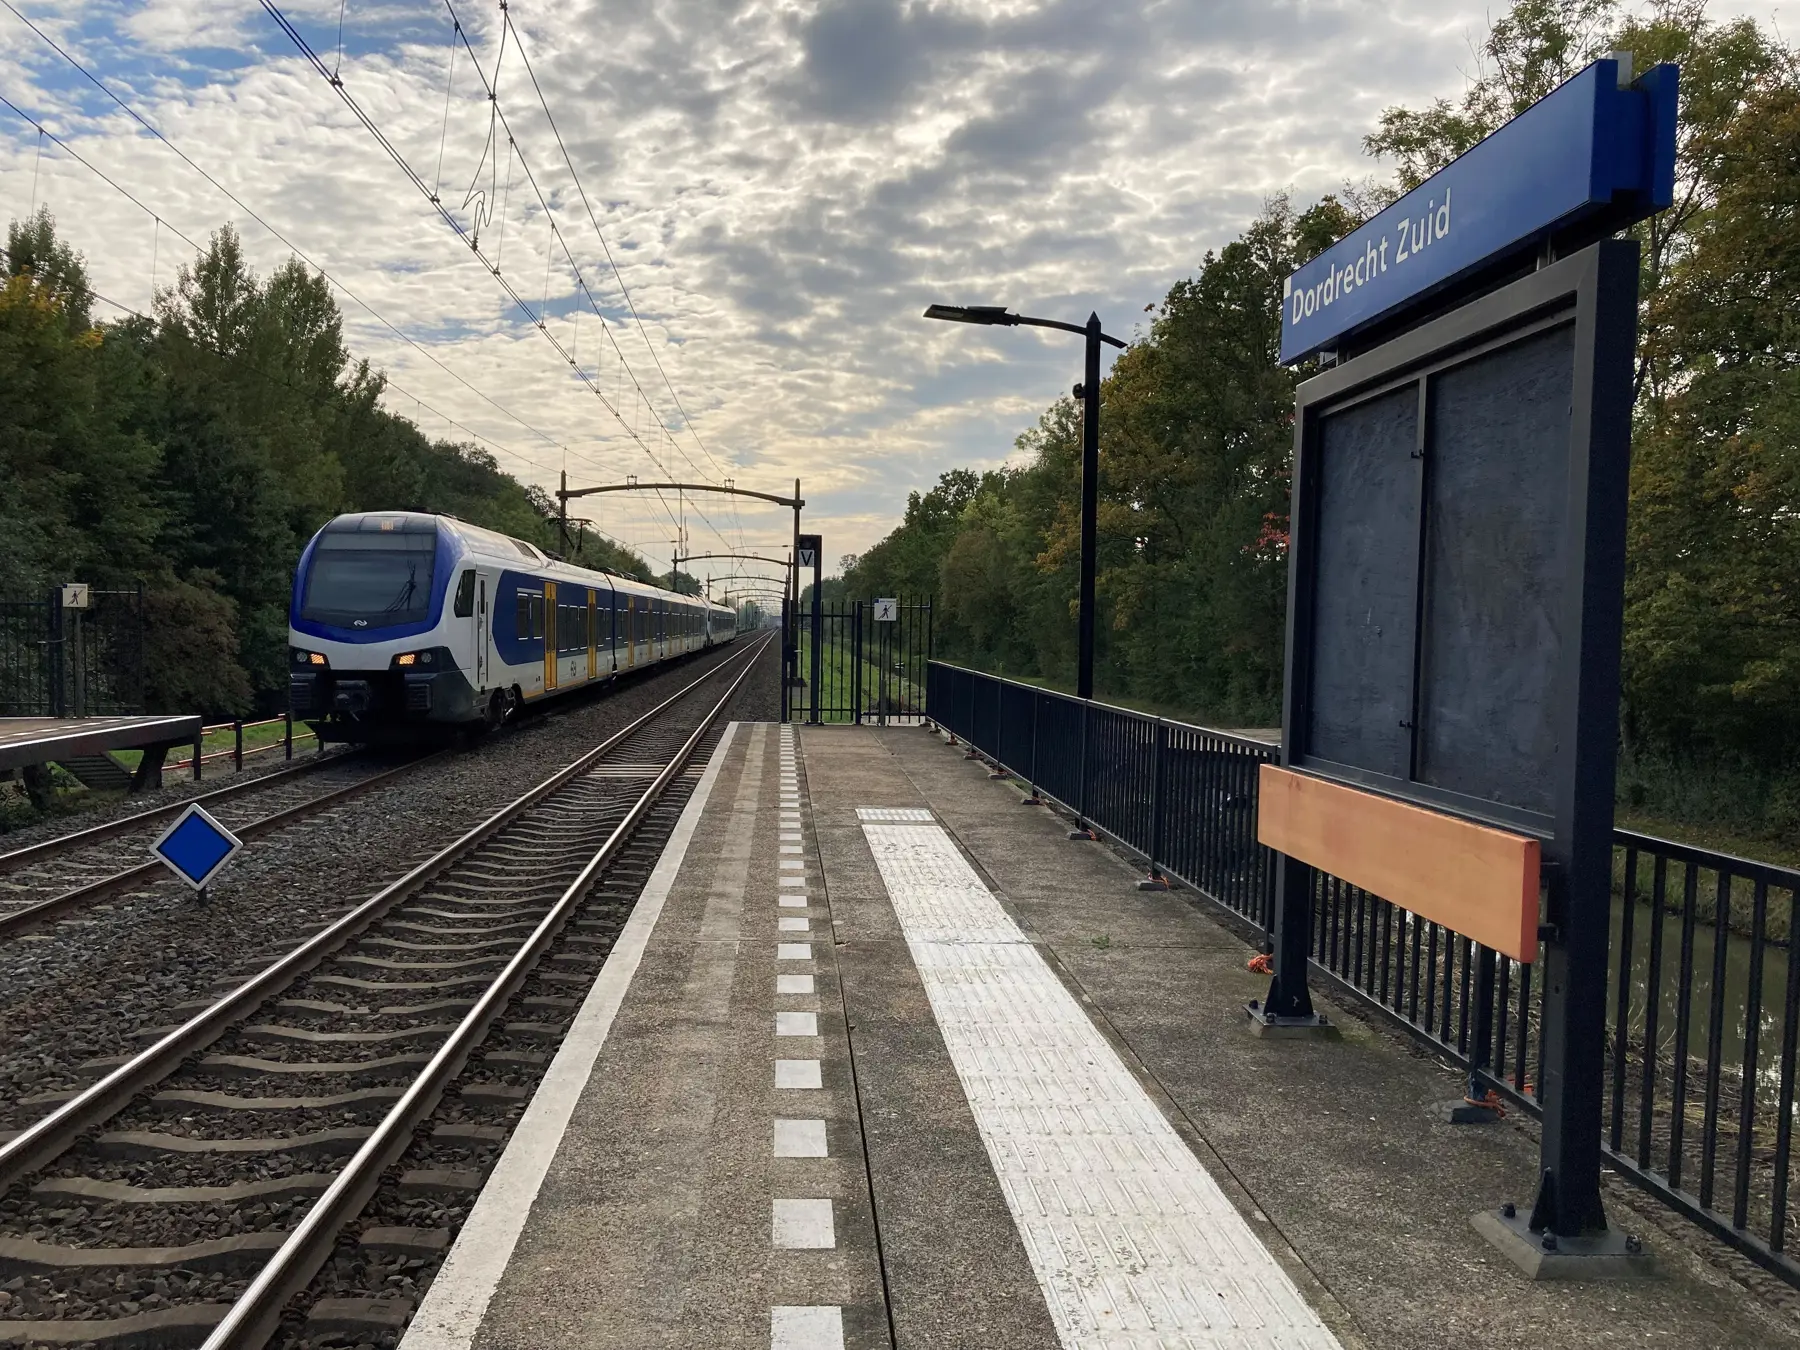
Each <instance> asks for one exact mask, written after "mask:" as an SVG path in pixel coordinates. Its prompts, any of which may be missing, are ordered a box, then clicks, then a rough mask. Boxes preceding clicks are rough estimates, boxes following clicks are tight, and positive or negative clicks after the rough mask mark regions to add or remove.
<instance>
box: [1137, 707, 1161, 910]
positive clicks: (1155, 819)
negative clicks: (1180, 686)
mask: <svg viewBox="0 0 1800 1350" xmlns="http://www.w3.org/2000/svg"><path fill="white" fill-rule="evenodd" d="M1153 740H1154V744H1155V747H1156V748H1155V752H1154V754H1153V755H1152V756H1151V766H1150V875H1149V876H1147V877H1145V878H1144V879H1143V880H1142V881H1140V882H1138V889H1139V890H1140V891H1166V890H1168V889H1169V879H1168V878H1167V877H1165V876H1164V875H1163V874H1162V869H1161V868H1159V867H1158V866H1157V865H1156V860H1157V859H1158V858H1160V857H1161V856H1162V851H1163V775H1164V773H1165V772H1166V769H1165V767H1164V761H1165V760H1166V759H1167V758H1168V749H1169V724H1168V723H1167V722H1165V721H1163V720H1162V718H1160V717H1159V718H1157V719H1156V733H1155V736H1154V738H1153Z"/></svg>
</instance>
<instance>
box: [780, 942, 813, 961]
mask: <svg viewBox="0 0 1800 1350" xmlns="http://www.w3.org/2000/svg"><path fill="white" fill-rule="evenodd" d="M775 959H776V960H777V961H810V960H812V943H810V942H778V943H776V944H775Z"/></svg>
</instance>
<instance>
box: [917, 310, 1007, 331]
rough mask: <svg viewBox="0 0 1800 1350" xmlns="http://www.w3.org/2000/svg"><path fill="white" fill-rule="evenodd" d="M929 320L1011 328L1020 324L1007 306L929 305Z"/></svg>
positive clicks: (927, 316)
mask: <svg viewBox="0 0 1800 1350" xmlns="http://www.w3.org/2000/svg"><path fill="white" fill-rule="evenodd" d="M925 317H926V318H928V319H945V320H948V321H949V322H951V323H988V324H1000V325H1003V326H1005V327H1009V328H1010V327H1011V326H1012V325H1014V324H1016V323H1018V321H1019V316H1018V315H1017V314H1008V313H1007V312H1006V306H1005V305H928V306H926V309H925Z"/></svg>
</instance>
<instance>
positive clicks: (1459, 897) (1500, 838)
mask: <svg viewBox="0 0 1800 1350" xmlns="http://www.w3.org/2000/svg"><path fill="white" fill-rule="evenodd" d="M1259 797H1260V799H1259V802H1258V805H1257V813H1256V837H1257V838H1258V839H1259V840H1261V841H1262V842H1263V843H1265V844H1267V845H1268V846H1269V847H1270V848H1272V849H1275V850H1277V851H1278V852H1281V853H1285V854H1287V855H1288V856H1289V857H1290V858H1298V859H1299V860H1300V861H1301V862H1304V863H1311V864H1312V865H1313V866H1314V867H1317V868H1319V869H1321V870H1323V871H1326V872H1330V873H1331V874H1332V875H1333V876H1337V877H1342V878H1343V879H1344V880H1345V881H1348V882H1350V883H1351V884H1352V885H1354V886H1361V887H1362V888H1363V889H1364V890H1366V891H1369V892H1371V893H1372V894H1375V895H1379V896H1380V897H1381V898H1382V899H1384V900H1391V901H1393V902H1394V903H1395V904H1396V905H1402V906H1404V907H1405V908H1407V909H1410V910H1411V911H1412V912H1413V913H1415V914H1418V915H1420V916H1421V917H1423V918H1427V919H1432V920H1435V921H1436V922H1438V923H1441V924H1444V925H1446V926H1448V927H1450V928H1453V929H1455V930H1456V931H1457V932H1459V933H1461V934H1463V935H1464V936H1466V937H1471V938H1474V939H1475V940H1476V941H1477V942H1479V943H1481V944H1483V945H1484V946H1487V947H1492V948H1493V949H1494V950H1495V951H1497V952H1505V953H1506V954H1507V955H1508V956H1512V957H1516V958H1518V959H1519V960H1521V961H1532V960H1535V959H1536V958H1537V924H1538V873H1539V868H1540V862H1541V858H1540V850H1539V847H1538V841H1537V840H1535V839H1528V838H1526V837H1525V836H1523V835H1517V834H1509V833H1508V832H1507V831H1505V830H1496V829H1494V828H1492V827H1491V826H1487V825H1476V824H1474V823H1472V822H1470V821H1467V820H1459V819H1458V818H1457V817H1455V816H1447V815H1444V814H1443V813H1441V812H1438V811H1427V810H1426V809H1424V808H1423V807H1419V806H1410V805H1408V804H1407V803H1405V802H1397V801H1395V800H1393V799H1392V798H1391V797H1381V796H1377V795H1376V794H1375V793H1373V792H1364V791H1362V790H1361V789H1359V788H1352V787H1345V786H1344V785H1343V784H1341V783H1332V782H1327V781H1326V780H1325V779H1323V778H1313V777H1311V776H1310V775H1307V774H1302V773H1295V772H1294V771H1293V770H1292V769H1283V768H1279V767H1277V766H1276V765H1273V764H1265V765H1263V766H1262V773H1261V783H1260V785H1259Z"/></svg>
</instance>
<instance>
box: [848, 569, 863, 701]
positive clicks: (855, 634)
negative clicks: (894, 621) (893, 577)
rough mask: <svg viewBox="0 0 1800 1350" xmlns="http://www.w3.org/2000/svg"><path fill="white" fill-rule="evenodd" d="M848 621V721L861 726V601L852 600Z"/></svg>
mask: <svg viewBox="0 0 1800 1350" xmlns="http://www.w3.org/2000/svg"><path fill="white" fill-rule="evenodd" d="M854 605H855V608H854V609H852V610H851V612H850V613H851V622H850V672H851V674H850V721H851V724H852V725H854V726H859V727H860V726H861V725H862V719H863V626H862V616H863V602H862V601H860V600H857V601H855V602H854Z"/></svg>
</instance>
